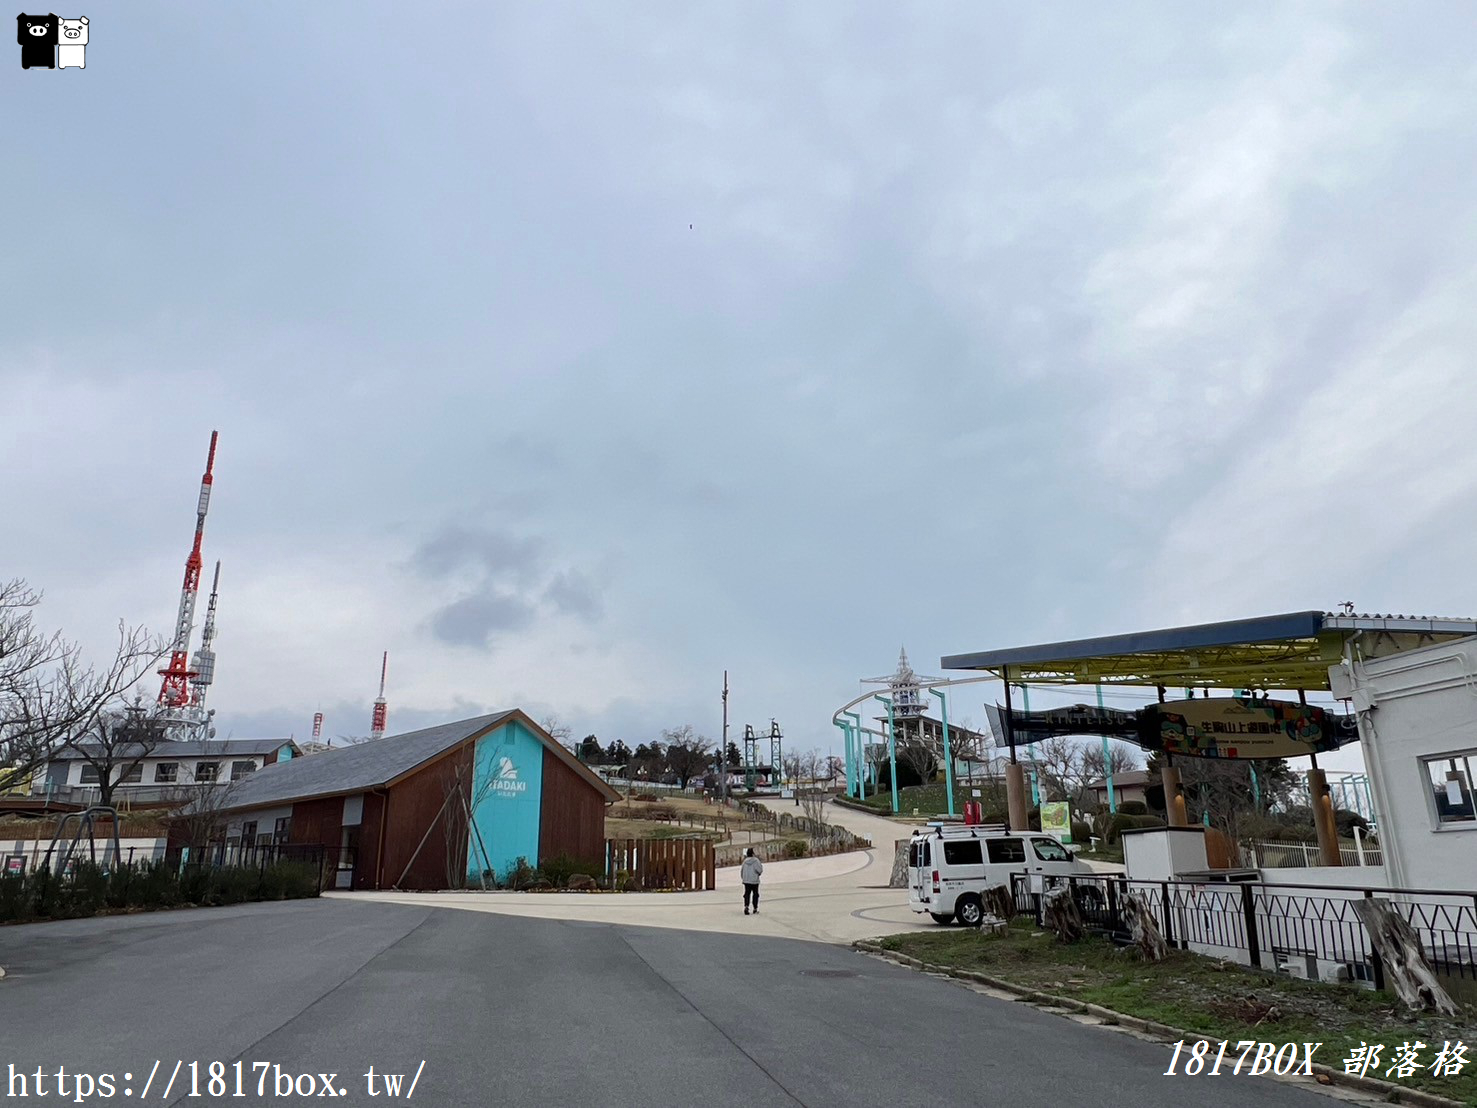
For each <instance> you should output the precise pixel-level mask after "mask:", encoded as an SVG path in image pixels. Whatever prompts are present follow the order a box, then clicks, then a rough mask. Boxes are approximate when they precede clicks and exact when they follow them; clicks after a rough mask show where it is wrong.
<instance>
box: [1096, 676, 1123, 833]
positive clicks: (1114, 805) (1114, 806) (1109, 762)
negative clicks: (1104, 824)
mask: <svg viewBox="0 0 1477 1108" xmlns="http://www.w3.org/2000/svg"><path fill="white" fill-rule="evenodd" d="M1097 706H1098V711H1102V710H1103V687H1102V686H1101V685H1099V686H1098V687H1097ZM1111 749H1112V748H1111V747H1110V746H1109V745H1108V736H1107V735H1104V736H1103V779H1104V780H1106V781H1107V782H1108V814H1109V815H1113V814H1115V813H1116V812H1117V811H1118V799H1117V797H1115V796H1114V795H1113V755H1112V753H1111Z"/></svg>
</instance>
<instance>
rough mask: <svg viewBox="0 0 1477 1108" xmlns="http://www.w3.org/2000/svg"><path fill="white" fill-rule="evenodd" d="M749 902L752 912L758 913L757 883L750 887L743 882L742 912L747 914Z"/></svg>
mask: <svg viewBox="0 0 1477 1108" xmlns="http://www.w3.org/2000/svg"><path fill="white" fill-rule="evenodd" d="M751 902H752V903H753V906H754V911H756V912H757V911H759V886H758V884H757V883H756V884H753V885H750V884H749V883H748V882H747V881H745V882H744V911H746V912H747V911H748V910H749V905H750V903H751Z"/></svg>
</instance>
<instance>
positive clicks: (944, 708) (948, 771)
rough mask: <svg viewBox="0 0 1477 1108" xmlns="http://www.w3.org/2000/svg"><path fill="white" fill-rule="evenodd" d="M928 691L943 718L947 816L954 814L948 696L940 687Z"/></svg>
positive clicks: (952, 758) (952, 763)
mask: <svg viewBox="0 0 1477 1108" xmlns="http://www.w3.org/2000/svg"><path fill="white" fill-rule="evenodd" d="M928 691H929V692H931V693H933V695H934V696H936V697H938V698H939V711H940V712H942V713H943V718H944V788H945V789H946V790H947V792H948V796H949V816H950V818H953V815H954V751H953V748H952V747H950V746H949V698H948V697H946V696H945V695H944V691H943V690H942V689H929V690H928Z"/></svg>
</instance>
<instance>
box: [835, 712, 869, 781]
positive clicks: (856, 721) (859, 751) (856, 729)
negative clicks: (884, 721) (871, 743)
mask: <svg viewBox="0 0 1477 1108" xmlns="http://www.w3.org/2000/svg"><path fill="white" fill-rule="evenodd" d="M841 714H842V715H843V716H846V717H847V718H848V719H850V720H851V721H852V734H853V735H854V736H855V738H854V740H853V742H852V748H851V749H852V755H853V756H854V757H855V758H856V788H857V799H858V800H865V799H867V732H866V731H865V730H864V729H863V728H862V714H861V713H860V712H842V713H841Z"/></svg>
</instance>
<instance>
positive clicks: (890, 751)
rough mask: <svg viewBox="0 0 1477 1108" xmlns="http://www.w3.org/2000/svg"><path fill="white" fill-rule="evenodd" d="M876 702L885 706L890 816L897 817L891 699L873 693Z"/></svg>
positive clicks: (895, 756)
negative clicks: (890, 792) (890, 793)
mask: <svg viewBox="0 0 1477 1108" xmlns="http://www.w3.org/2000/svg"><path fill="white" fill-rule="evenodd" d="M872 695H873V696H875V697H876V698H877V699H878V700H880V701H882V703H884V704H886V705H887V764H888V769H889V771H890V772H889V774H888V776H889V777H890V778H891V784H892V814H893V815H897V812H898V807H897V732H896V730H895V729H894V727H893V716H892V698H891V697H886V696H883V695H882V694H881V693H873V694H872Z"/></svg>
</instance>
